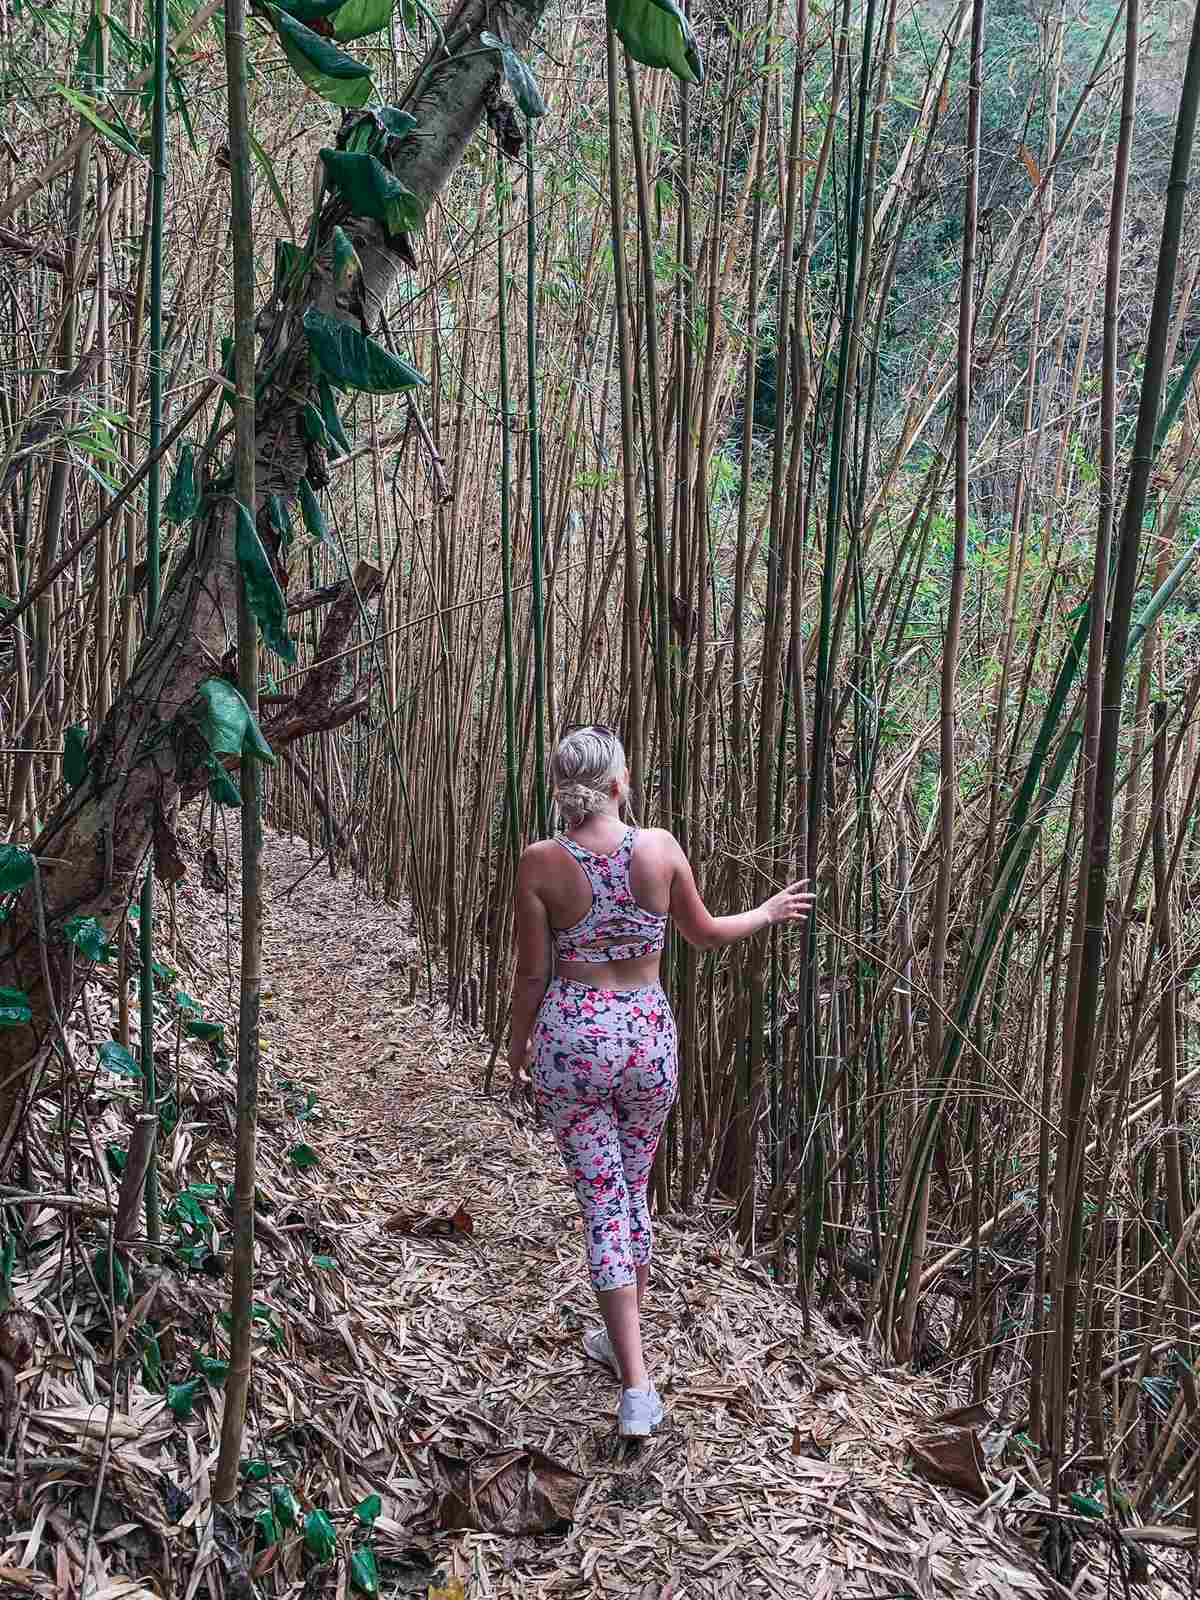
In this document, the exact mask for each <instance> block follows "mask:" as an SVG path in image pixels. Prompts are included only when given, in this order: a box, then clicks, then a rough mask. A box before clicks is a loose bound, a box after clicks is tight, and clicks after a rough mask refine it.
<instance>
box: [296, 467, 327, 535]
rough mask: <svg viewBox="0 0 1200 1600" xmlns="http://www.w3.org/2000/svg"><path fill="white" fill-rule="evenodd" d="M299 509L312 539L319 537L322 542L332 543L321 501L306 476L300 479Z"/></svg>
mask: <svg viewBox="0 0 1200 1600" xmlns="http://www.w3.org/2000/svg"><path fill="white" fill-rule="evenodd" d="M300 511H301V514H302V515H303V517H304V526H305V527H306V528H307V529H308V532H309V533H310V534H311V536H312V537H313V538H314V539H319V540H320V541H321V543H322V544H332V543H333V541H332V539H331V538H330V537H329V524H328V523H327V522H326V521H325V513H324V512H323V511H322V510H321V502H320V501H319V500H318V499H317V497H316V495H315V494H314V493H313V487H312V484H311V483H309V481H308V479H307V478H301V479H300Z"/></svg>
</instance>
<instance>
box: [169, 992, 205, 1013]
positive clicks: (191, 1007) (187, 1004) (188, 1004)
mask: <svg viewBox="0 0 1200 1600" xmlns="http://www.w3.org/2000/svg"><path fill="white" fill-rule="evenodd" d="M171 999H172V1000H174V1002H175V1004H176V1005H177V1006H178V1007H179V1009H180V1011H181V1012H182V1013H183V1015H184V1016H185V1017H198V1016H199V1015H200V1002H199V1000H193V999H192V997H191V995H190V994H188V992H187V991H186V990H185V989H176V991H175V993H174V994H173V995H172V996H171Z"/></svg>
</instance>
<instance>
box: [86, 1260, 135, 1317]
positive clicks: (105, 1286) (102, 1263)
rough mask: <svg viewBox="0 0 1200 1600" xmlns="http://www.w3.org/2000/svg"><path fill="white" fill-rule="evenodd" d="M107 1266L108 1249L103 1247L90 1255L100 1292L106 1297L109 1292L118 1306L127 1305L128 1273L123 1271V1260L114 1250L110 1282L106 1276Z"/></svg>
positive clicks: (129, 1291) (128, 1296)
mask: <svg viewBox="0 0 1200 1600" xmlns="http://www.w3.org/2000/svg"><path fill="white" fill-rule="evenodd" d="M108 1266H109V1259H108V1251H107V1250H104V1249H101V1250H97V1251H96V1253H95V1255H94V1256H93V1257H92V1271H93V1272H94V1273H95V1274H96V1282H97V1283H98V1284H99V1285H100V1292H101V1294H103V1295H105V1296H106V1297H107V1296H108V1295H110V1294H111V1295H112V1297H113V1299H114V1300H115V1301H116V1303H117V1304H118V1305H119V1306H124V1305H128V1304H129V1298H130V1293H131V1290H130V1287H129V1274H128V1273H127V1272H126V1271H125V1264H124V1262H123V1261H122V1260H121V1258H120V1256H119V1255H117V1254H116V1252H115V1251H114V1252H113V1257H112V1282H111V1283H110V1282H109V1277H108Z"/></svg>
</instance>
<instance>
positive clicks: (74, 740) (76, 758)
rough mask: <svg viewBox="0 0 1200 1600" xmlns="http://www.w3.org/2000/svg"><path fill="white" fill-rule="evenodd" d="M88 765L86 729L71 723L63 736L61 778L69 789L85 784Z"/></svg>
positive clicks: (79, 724) (80, 724)
mask: <svg viewBox="0 0 1200 1600" xmlns="http://www.w3.org/2000/svg"><path fill="white" fill-rule="evenodd" d="M89 765H90V763H89V761H88V736H87V729H86V728H85V727H84V726H83V724H82V723H79V722H73V723H72V724H71V726H70V727H69V728H68V729H67V731H66V733H65V735H64V736H63V777H64V778H65V779H66V781H67V784H68V785H69V786H70V788H72V789H78V787H79V785H80V784H81V783H86V781H87V775H88V768H89Z"/></svg>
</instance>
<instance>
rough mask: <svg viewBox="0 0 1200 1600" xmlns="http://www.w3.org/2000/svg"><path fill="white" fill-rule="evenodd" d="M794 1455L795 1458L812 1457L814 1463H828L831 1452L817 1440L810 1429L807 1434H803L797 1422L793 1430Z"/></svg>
mask: <svg viewBox="0 0 1200 1600" xmlns="http://www.w3.org/2000/svg"><path fill="white" fill-rule="evenodd" d="M792 1454H793V1455H794V1456H811V1457H812V1459H813V1460H814V1461H828V1460H829V1451H828V1450H827V1449H826V1448H825V1446H824V1445H823V1444H822V1443H821V1442H820V1440H819V1439H818V1438H817V1436H816V1434H815V1433H813V1431H812V1429H811V1428H810V1429H809V1430H808V1432H807V1433H802V1432H801V1430H800V1424H799V1423H798V1422H797V1423H796V1424H795V1425H794V1427H793V1428H792Z"/></svg>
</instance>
